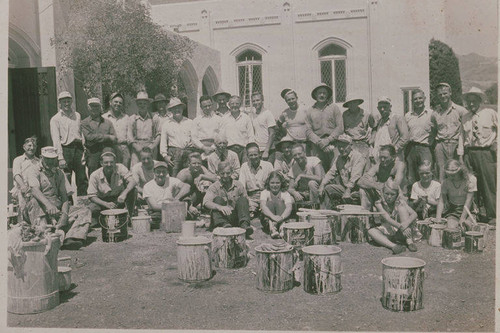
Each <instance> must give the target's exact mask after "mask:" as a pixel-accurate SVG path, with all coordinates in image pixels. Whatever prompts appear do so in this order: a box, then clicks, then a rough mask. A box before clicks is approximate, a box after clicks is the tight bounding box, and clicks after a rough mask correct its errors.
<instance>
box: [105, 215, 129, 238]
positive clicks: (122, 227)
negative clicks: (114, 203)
mask: <svg viewBox="0 0 500 333" xmlns="http://www.w3.org/2000/svg"><path fill="white" fill-rule="evenodd" d="M127 222H128V210H126V209H106V210H103V211H101V216H99V224H100V225H101V227H102V241H103V242H110V243H113V242H119V241H122V240H125V239H127V236H128V231H127Z"/></svg>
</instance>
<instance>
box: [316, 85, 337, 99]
mask: <svg viewBox="0 0 500 333" xmlns="http://www.w3.org/2000/svg"><path fill="white" fill-rule="evenodd" d="M319 88H326V90H328V97H327V99H329V98H330V97H332V94H333V91H332V88H330V86H329V85H327V84H324V83H320V84H319V85H317V86H316V87H315V88H314V89H313V90H312V91H311V97H312V99H314V100H316V91H317V90H318V89H319Z"/></svg>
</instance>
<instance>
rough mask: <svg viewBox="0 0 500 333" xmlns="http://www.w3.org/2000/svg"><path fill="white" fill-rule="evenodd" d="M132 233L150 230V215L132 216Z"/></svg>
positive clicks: (143, 232) (142, 232) (144, 232)
mask: <svg viewBox="0 0 500 333" xmlns="http://www.w3.org/2000/svg"><path fill="white" fill-rule="evenodd" d="M132 229H133V230H134V234H146V233H148V232H150V231H151V216H149V215H139V216H135V217H133V218H132Z"/></svg>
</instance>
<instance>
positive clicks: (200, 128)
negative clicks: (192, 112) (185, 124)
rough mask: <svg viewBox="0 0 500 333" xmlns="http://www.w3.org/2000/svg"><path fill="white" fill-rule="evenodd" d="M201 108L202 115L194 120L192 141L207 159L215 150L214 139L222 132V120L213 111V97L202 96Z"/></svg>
mask: <svg viewBox="0 0 500 333" xmlns="http://www.w3.org/2000/svg"><path fill="white" fill-rule="evenodd" d="M200 107H201V110H202V114H201V115H199V116H197V117H196V118H194V119H193V129H192V141H193V145H194V146H195V147H196V148H198V149H199V150H200V151H201V152H202V153H203V156H204V157H206V156H208V155H210V154H211V153H212V152H213V151H214V150H215V144H214V139H215V136H216V135H217V133H218V132H219V130H220V126H221V121H222V118H221V117H220V116H218V115H216V114H215V113H214V112H213V110H212V108H213V100H212V97H210V96H207V95H203V96H201V97H200Z"/></svg>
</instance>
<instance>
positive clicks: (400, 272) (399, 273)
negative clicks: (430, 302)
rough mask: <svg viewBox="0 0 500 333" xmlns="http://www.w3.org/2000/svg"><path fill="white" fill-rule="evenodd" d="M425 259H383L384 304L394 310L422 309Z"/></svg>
mask: <svg viewBox="0 0 500 333" xmlns="http://www.w3.org/2000/svg"><path fill="white" fill-rule="evenodd" d="M424 266H425V261H423V260H421V259H417V258H410V257H394V258H385V259H383V260H382V267H383V268H382V276H383V284H382V287H383V289H382V306H383V307H384V308H386V309H388V310H392V311H414V310H419V309H422V308H423V307H424V306H423V291H424V285H423V284H424V277H425V276H424V274H425V273H424Z"/></svg>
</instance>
